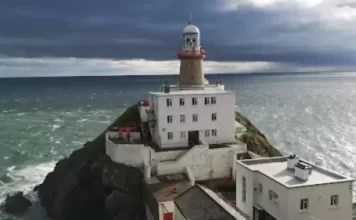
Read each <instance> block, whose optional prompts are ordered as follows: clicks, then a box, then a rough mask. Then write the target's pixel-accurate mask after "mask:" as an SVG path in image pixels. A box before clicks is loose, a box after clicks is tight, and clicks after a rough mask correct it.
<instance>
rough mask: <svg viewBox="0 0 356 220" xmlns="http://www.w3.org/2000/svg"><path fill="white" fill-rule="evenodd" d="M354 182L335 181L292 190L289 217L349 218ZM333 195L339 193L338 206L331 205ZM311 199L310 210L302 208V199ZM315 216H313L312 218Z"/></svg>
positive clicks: (293, 218) (317, 219)
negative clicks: (302, 209)
mask: <svg viewBox="0 0 356 220" xmlns="http://www.w3.org/2000/svg"><path fill="white" fill-rule="evenodd" d="M351 187H352V183H351V182H344V183H334V184H324V185H318V186H309V187H302V188H294V189H291V190H290V193H289V201H288V204H289V206H288V211H289V215H288V219H290V220H309V219H315V220H344V219H345V220H349V219H351V218H352V188H351ZM331 195H339V205H338V207H331V205H330V200H331V198H330V197H331ZM303 198H308V199H309V208H308V211H301V210H300V200H301V199H303ZM311 217H313V218H311Z"/></svg>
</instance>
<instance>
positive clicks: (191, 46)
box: [177, 21, 205, 87]
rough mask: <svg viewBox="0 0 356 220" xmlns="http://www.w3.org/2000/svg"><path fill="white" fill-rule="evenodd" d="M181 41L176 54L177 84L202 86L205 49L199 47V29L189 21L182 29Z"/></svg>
mask: <svg viewBox="0 0 356 220" xmlns="http://www.w3.org/2000/svg"><path fill="white" fill-rule="evenodd" d="M182 41H183V42H182V48H181V50H180V51H178V54H177V57H178V59H180V71H179V85H180V86H181V87H187V86H188V87H189V86H190V87H200V86H204V79H205V78H204V72H203V60H204V58H205V51H204V50H203V49H201V44H200V30H199V28H198V27H197V26H195V25H194V24H192V22H191V21H189V23H188V25H187V26H186V27H185V28H184V29H183V34H182Z"/></svg>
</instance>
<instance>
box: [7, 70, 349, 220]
mask: <svg viewBox="0 0 356 220" xmlns="http://www.w3.org/2000/svg"><path fill="white" fill-rule="evenodd" d="M207 78H208V80H210V81H211V82H215V81H216V80H218V79H220V80H221V81H222V82H223V83H224V84H225V85H226V88H227V89H229V90H232V91H234V92H235V93H236V97H237V98H236V102H237V105H238V107H239V109H240V111H241V112H242V113H243V114H245V115H246V116H247V117H248V118H249V119H251V121H252V122H253V123H254V124H255V125H256V126H257V127H258V128H259V129H260V130H261V131H262V132H263V133H265V135H266V136H267V137H268V138H269V140H270V141H271V142H272V144H273V145H274V146H275V147H277V148H278V149H280V150H281V151H282V152H284V153H296V154H298V155H300V156H301V157H303V158H306V159H308V160H310V161H313V162H315V163H317V164H320V165H322V166H324V167H326V168H328V169H331V170H335V171H338V172H340V173H341V174H344V175H348V176H350V177H354V178H356V173H355V168H356V89H355V88H356V73H355V74H354V73H318V74H284V75H283V74H253V75H248V74H246V75H209V76H207ZM162 80H166V81H168V82H169V83H175V82H176V80H177V76H164V77H163V76H152V77H147V76H146V77H86V78H85V77H78V78H27V79H0V202H1V201H3V200H4V199H5V196H6V194H7V193H11V192H14V191H16V190H22V191H24V192H26V193H28V195H29V196H30V197H31V198H32V199H33V200H36V198H35V195H34V194H33V193H32V189H33V187H34V186H35V185H36V184H38V183H40V182H41V181H42V180H43V179H44V178H45V176H46V174H47V173H48V172H50V171H51V170H52V169H53V167H54V165H55V163H56V161H57V160H58V159H60V158H62V157H64V156H68V155H69V154H70V153H71V152H72V151H73V150H74V149H77V148H80V147H81V146H82V145H83V144H84V143H85V142H86V141H88V140H91V139H94V138H95V137H96V136H97V135H98V134H99V133H100V132H102V131H103V130H104V129H105V128H106V127H107V126H108V125H109V124H110V123H111V122H112V121H113V120H114V119H115V118H116V117H118V116H119V115H120V114H121V113H122V112H123V111H124V109H125V108H126V107H128V106H130V105H132V104H134V103H136V102H137V101H138V100H139V99H145V98H147V97H148V94H147V92H149V91H155V90H159V88H160V85H161V82H162ZM44 218H45V217H44V213H43V210H41V209H40V208H39V205H38V203H36V204H35V206H34V208H32V209H31V210H30V211H29V212H28V213H27V214H26V215H25V217H24V219H44ZM0 219H2V220H4V219H13V217H10V216H7V215H5V214H4V213H1V212H0Z"/></svg>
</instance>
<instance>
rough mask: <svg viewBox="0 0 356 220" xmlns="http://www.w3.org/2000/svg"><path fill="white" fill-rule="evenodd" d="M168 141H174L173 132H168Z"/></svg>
mask: <svg viewBox="0 0 356 220" xmlns="http://www.w3.org/2000/svg"><path fill="white" fill-rule="evenodd" d="M167 139H168V140H173V132H167Z"/></svg>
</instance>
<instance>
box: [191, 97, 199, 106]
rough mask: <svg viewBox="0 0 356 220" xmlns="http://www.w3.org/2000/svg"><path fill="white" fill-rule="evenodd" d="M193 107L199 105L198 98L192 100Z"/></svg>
mask: <svg viewBox="0 0 356 220" xmlns="http://www.w3.org/2000/svg"><path fill="white" fill-rule="evenodd" d="M192 105H198V98H196V97H193V98H192Z"/></svg>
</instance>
